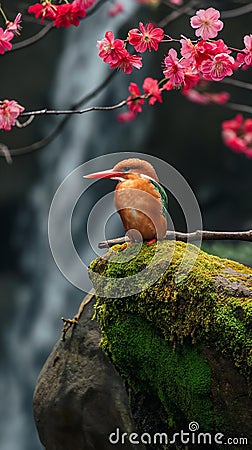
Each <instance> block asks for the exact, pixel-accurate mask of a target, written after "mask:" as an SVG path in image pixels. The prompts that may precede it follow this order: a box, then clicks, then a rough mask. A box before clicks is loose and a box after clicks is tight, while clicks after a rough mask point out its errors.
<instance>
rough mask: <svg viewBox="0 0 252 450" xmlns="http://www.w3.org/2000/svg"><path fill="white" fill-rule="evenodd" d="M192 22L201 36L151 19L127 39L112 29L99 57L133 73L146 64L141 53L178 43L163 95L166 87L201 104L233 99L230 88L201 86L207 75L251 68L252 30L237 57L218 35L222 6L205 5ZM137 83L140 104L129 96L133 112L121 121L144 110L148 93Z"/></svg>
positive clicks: (169, 58) (167, 65)
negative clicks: (173, 32)
mask: <svg viewBox="0 0 252 450" xmlns="http://www.w3.org/2000/svg"><path fill="white" fill-rule="evenodd" d="M145 3H146V2H145ZM190 24H191V27H192V28H193V29H194V31H195V35H196V36H197V38H198V39H197V40H196V41H192V40H191V39H190V38H187V37H185V36H182V37H181V39H173V38H171V37H170V36H165V33H164V30H163V29H162V28H160V27H155V26H154V25H153V24H152V23H148V24H146V25H144V24H143V23H142V22H140V23H139V27H138V28H134V29H131V30H129V32H128V36H127V38H126V39H125V40H122V39H115V37H114V34H113V32H112V31H107V32H106V34H105V37H104V38H103V39H102V40H100V41H98V43H97V48H98V52H99V56H100V57H101V58H102V59H103V61H104V62H105V63H108V64H109V65H110V68H111V69H114V68H118V69H121V70H123V71H124V72H125V73H127V74H129V73H131V72H132V70H133V68H134V67H135V68H137V69H140V68H141V67H142V64H143V62H142V55H139V53H140V54H142V53H144V52H146V51H147V50H148V51H151V50H154V51H157V50H158V48H159V45H160V44H161V43H167V42H169V43H170V42H178V43H179V45H180V49H179V51H177V50H176V49H175V48H170V49H169V51H168V53H167V54H166V55H165V57H164V60H163V63H162V72H163V78H162V79H161V80H160V81H157V83H158V86H159V87H158V89H159V91H160V95H161V92H163V91H165V90H167V91H169V90H172V89H182V92H183V93H184V94H185V95H187V97H188V98H189V99H191V100H194V101H198V103H199V102H200V103H204V104H207V103H210V102H214V103H219V104H222V103H225V102H226V101H227V100H228V94H227V93H220V94H207V93H203V94H201V93H200V92H199V91H197V88H196V86H197V85H198V84H199V83H201V82H202V81H205V80H208V81H221V80H223V78H225V77H226V76H231V75H232V74H233V72H234V70H236V69H238V68H239V67H243V68H248V67H252V35H250V36H245V37H244V45H245V47H244V48H243V49H242V50H241V51H238V54H237V55H236V58H235V57H234V56H232V55H231V53H232V50H231V49H230V48H229V47H228V46H227V45H226V44H225V42H224V41H223V40H222V39H215V38H216V37H217V35H218V33H219V32H220V31H221V30H222V29H223V26H224V24H223V22H222V21H221V20H220V12H219V11H218V10H216V9H215V8H212V7H210V8H208V9H206V10H204V9H200V10H198V11H197V12H196V14H195V15H194V16H193V17H192V18H191V19H190ZM128 45H131V46H133V48H134V50H135V52H136V54H133V55H132V53H131V52H129V51H128V50H127V46H128ZM132 86H133V84H132V83H131V85H130V88H129V91H130V93H131V100H132V102H135V103H136V105H137V106H136V108H135V110H134V108H133V107H132V102H130V101H128V102H127V105H128V108H129V110H130V114H129V113H128V114H125V115H120V116H119V120H122V117H124V118H125V120H126V119H128V120H131V119H132V118H133V113H134V116H135V114H136V113H137V112H140V105H141V104H142V102H143V101H144V98H146V95H145V94H144V95H142V96H141V97H142V98H141V99H139V97H140V91H139V93H137V89H138V90H139V88H136V87H134V88H132ZM132 89H133V91H132ZM140 100H141V101H140ZM159 101H160V100H159ZM151 104H152V103H151ZM123 120H124V119H123Z"/></svg>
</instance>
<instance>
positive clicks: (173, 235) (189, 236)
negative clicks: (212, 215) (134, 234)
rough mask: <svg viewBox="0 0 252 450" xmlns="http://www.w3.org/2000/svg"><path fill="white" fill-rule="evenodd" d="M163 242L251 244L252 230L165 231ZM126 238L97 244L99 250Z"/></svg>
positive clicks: (123, 241)
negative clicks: (229, 241)
mask: <svg viewBox="0 0 252 450" xmlns="http://www.w3.org/2000/svg"><path fill="white" fill-rule="evenodd" d="M164 239H165V240H173V239H176V240H179V241H183V242H193V241H198V240H199V239H203V240H213V241H217V240H218V241H219V240H229V239H230V240H234V241H251V242H252V230H248V231H206V230H203V231H201V230H196V231H193V232H192V233H181V232H179V231H175V232H173V231H167V232H166V235H165V238H164ZM129 241H130V240H129V238H128V237H127V236H123V237H120V238H116V239H109V240H107V241H102V242H99V244H98V247H99V248H109V247H112V246H113V245H115V244H124V243H125V242H129Z"/></svg>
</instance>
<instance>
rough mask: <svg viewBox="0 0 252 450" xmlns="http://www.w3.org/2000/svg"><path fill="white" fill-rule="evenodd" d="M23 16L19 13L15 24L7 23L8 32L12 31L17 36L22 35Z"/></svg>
mask: <svg viewBox="0 0 252 450" xmlns="http://www.w3.org/2000/svg"><path fill="white" fill-rule="evenodd" d="M21 17H22V14H21V13H18V14H17V16H16V18H15V19H14V22H10V21H9V20H7V22H6V28H7V30H8V31H12V32H13V33H14V34H15V35H16V36H19V35H20V31H21V29H22V27H21V25H20V22H21Z"/></svg>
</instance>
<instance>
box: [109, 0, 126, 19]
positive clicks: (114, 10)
mask: <svg viewBox="0 0 252 450" xmlns="http://www.w3.org/2000/svg"><path fill="white" fill-rule="evenodd" d="M123 11H124V6H123V4H122V3H121V2H116V3H115V4H114V6H112V7H111V8H109V10H108V15H109V16H110V17H115V16H117V15H118V14H121V13H122V12H123Z"/></svg>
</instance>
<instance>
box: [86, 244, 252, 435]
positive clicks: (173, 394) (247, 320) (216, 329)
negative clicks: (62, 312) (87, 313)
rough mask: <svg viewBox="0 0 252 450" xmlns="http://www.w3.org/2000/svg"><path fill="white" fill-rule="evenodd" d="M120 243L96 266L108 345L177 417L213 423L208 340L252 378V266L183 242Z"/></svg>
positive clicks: (136, 382)
mask: <svg viewBox="0 0 252 450" xmlns="http://www.w3.org/2000/svg"><path fill="white" fill-rule="evenodd" d="M120 249H121V247H120V246H117V247H116V248H112V249H111V250H110V251H109V252H108V253H107V254H106V255H104V256H103V257H102V258H99V259H97V260H96V261H93V262H92V264H91V266H90V278H91V279H92V281H93V284H94V288H95V290H96V293H97V304H96V318H97V319H98V320H99V322H100V324H101V330H102V345H103V348H104V349H105V350H106V351H107V353H109V354H110V356H111V358H112V359H113V361H114V363H115V364H116V365H117V366H118V367H119V368H120V370H121V371H122V372H123V374H124V376H125V377H126V379H127V380H128V382H129V383H130V385H131V386H133V387H134V388H135V389H136V390H145V389H146V388H147V387H148V389H152V390H154V391H155V392H156V393H157V395H158V396H159V398H160V400H161V401H162V403H163V405H164V406H165V408H166V410H167V412H168V415H169V417H170V420H174V419H175V418H176V416H179V415H181V414H182V415H184V416H185V417H186V418H187V419H188V420H197V419H199V418H200V423H201V424H202V426H203V425H204V426H205V427H206V429H210V428H211V427H210V423H211V424H212V426H213V424H214V423H215V424H216V422H219V421H220V417H218V413H217V411H216V410H215V411H214V410H213V407H212V406H211V396H210V384H211V371H210V369H209V367H208V365H207V363H206V362H205V360H204V358H203V356H202V355H201V352H200V349H201V345H202V344H204V345H206V346H208V347H211V348H214V349H217V350H219V351H221V352H222V354H223V355H227V356H228V357H229V358H230V359H231V361H233V363H234V364H235V366H236V367H237V368H238V370H239V371H240V373H241V374H243V375H245V376H246V377H247V380H250V376H251V366H252V351H251V347H252V345H251V344H252V336H251V330H252V326H251V324H252V320H251V319H252V269H250V268H247V267H245V266H243V265H241V264H239V263H237V262H234V261H229V260H225V259H221V258H218V257H216V256H211V255H208V254H206V253H205V252H203V251H198V249H197V248H196V247H195V246H193V245H190V244H187V245H186V244H184V243H182V242H176V244H175V243H174V242H171V241H163V242H160V243H159V244H158V246H156V245H150V246H147V245H146V244H144V245H143V246H142V247H139V246H137V244H134V245H132V246H130V247H129V248H127V249H126V250H124V251H119V250H120ZM185 254H186V255H187V260H186V263H185V264H184V266H183V270H182V271H181V261H182V260H183V258H184V257H185ZM192 260H194V264H193V266H192V267H191V268H190V269H191V270H190V271H188V270H187V268H188V267H190V263H191V261H192ZM167 261H169V262H168V263H167ZM97 274H99V275H102V276H97ZM178 274H179V276H178ZM152 278H153V279H154V281H153V282H150V280H152ZM132 289H134V290H135V294H134V295H131V293H132ZM178 405H179V407H178ZM178 409H179V410H178ZM171 411H173V416H172V414H171ZM174 412H175V413H174Z"/></svg>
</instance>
